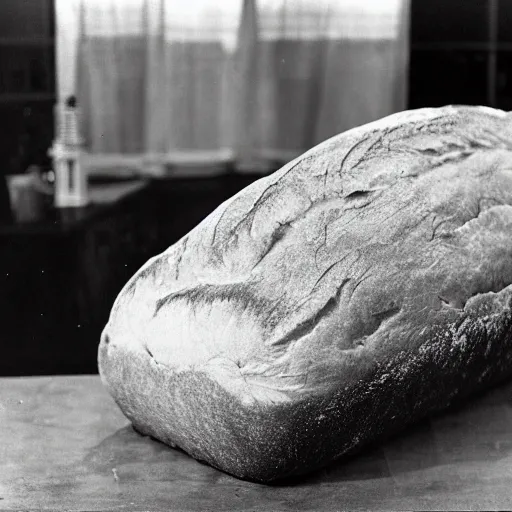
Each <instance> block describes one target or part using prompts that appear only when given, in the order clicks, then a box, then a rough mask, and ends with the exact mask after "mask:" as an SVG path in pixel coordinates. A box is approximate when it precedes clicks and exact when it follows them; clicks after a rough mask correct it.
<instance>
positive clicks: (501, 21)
mask: <svg viewBox="0 0 512 512" xmlns="http://www.w3.org/2000/svg"><path fill="white" fill-rule="evenodd" d="M498 41H501V42H511V41H512V1H511V0H500V2H499V3H498Z"/></svg>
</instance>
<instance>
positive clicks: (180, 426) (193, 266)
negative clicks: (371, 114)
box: [98, 106, 512, 482]
mask: <svg viewBox="0 0 512 512" xmlns="http://www.w3.org/2000/svg"><path fill="white" fill-rule="evenodd" d="M511 205H512V115H509V114H507V113H505V112H503V111H499V110H493V109H490V108H486V107H464V106H448V107H443V108H438V109H420V110H413V111H406V112H402V113H399V114H395V115H392V116H389V117H386V118H384V119H381V120H379V121H377V122H374V123H370V124H367V125H364V126H361V127H358V128H355V129H353V130H350V131H348V132H345V133H342V134H340V135H338V136H336V137H333V138H331V139H329V140H327V141H325V142H324V143H322V144H320V145H319V146H316V147H315V148H313V149H312V150H310V151H308V152H307V153H305V154H304V155H302V156H300V157H299V158H297V159H296V160H294V161H292V162H290V163H288V164H287V165H285V166H284V167H283V168H282V169H280V170H279V171H277V172H275V173H274V174H272V175H270V176H268V177H265V178H262V179H260V180H258V181H256V182H255V183H253V184H252V185H250V186H249V187H247V188H245V189H244V190H242V191H241V192H239V193H238V194H236V195H235V196H233V197H232V198H230V199H229V200H227V201H226V202H224V203H223V204H222V205H220V206H219V207H218V208H217V209H216V210H215V211H214V212H213V213H211V214H210V215H209V216H208V217H207V218H206V219H204V221H202V222H201V223H200V224H199V225H198V226H196V227H195V228H194V229H193V230H192V231H191V232H190V233H189V234H188V235H186V236H185V237H183V238H182V239H181V240H179V241H178V242H177V243H175V244H174V245H172V246H171V247H169V249H167V250H166V251H165V252H163V253H162V254H160V255H158V256H156V257H154V258H152V259H151V260H149V261H148V262H147V263H146V264H145V265H144V266H143V267H142V268H141V269H140V270H139V271H138V272H137V273H136V274H135V275H134V276H133V278H132V279H131V280H130V281H129V282H128V283H127V284H126V286H125V287H124V288H123V290H122V291H121V293H120V294H119V296H118V298H117V300H116V301H115V304H114V306H113V309H112V312H111V315H110V319H109V322H108V324H107V326H106V327H105V329H104V332H103V334H102V338H101V343H100V347H99V356H98V362H99V370H100V374H101V377H102V380H103V382H104V383H105V385H106V387H107V388H108V390H109V391H110V393H111V394H112V396H113V397H114V399H115V401H116V402H117V404H118V405H119V407H120V408H121V410H122V411H123V413H124V414H125V415H126V416H127V417H128V418H129V419H130V420H131V421H132V423H133V425H134V426H135V428H136V429H137V430H139V431H140V432H142V433H144V434H148V435H151V436H153V437H155V438H157V439H159V440H161V441H163V442H165V443H167V444H169V445H171V446H178V447H180V448H181V449H183V450H185V451H186V452H188V453H189V454H190V455H192V456H193V457H195V458H197V459H199V460H202V461H205V462H207V463H208V464H211V465H212V466H214V467H217V468H219V469H221V470H223V471H226V472H228V473H230V474H232V475H235V476H237V477H239V478H244V479H250V480H255V481H260V482H269V481H272V480H276V479H280V478H284V477H290V476H294V475H299V474H303V473H307V472H310V471H313V470H315V469H317V468H320V467H322V466H324V465H326V464H327V463H329V462H331V461H333V460H335V459H337V458H339V457H341V456H343V455H347V454H349V453H351V452H353V451H355V450H358V449H359V448H361V447H362V446H364V445H366V444H368V443H369V442H373V441H375V440H379V439H382V438H384V437H386V436H388V435H390V434H392V433H394V432H397V431H399V430H400V429H403V428H404V427H405V426H406V425H408V424H410V423H411V422H413V421H416V420H418V419H419V418H422V417H424V416H426V415H428V414H431V413H433V412H435V411H438V410H441V409H444V408H446V407H447V406H448V405H449V404H450V403H452V402H453V401H454V400H455V399H460V398H463V397H466V396H469V395H471V394H473V393H474V392H476V391H478V390H480V389H484V388H487V387H489V386H490V385H492V384H495V383H497V382H500V381H502V380H504V379H506V378H508V377H509V376H510V375H511V374H512V334H511V332H510V329H511V326H512V311H511V296H512V295H511V294H512V287H511V286H510V284H511V283H512V207H511Z"/></svg>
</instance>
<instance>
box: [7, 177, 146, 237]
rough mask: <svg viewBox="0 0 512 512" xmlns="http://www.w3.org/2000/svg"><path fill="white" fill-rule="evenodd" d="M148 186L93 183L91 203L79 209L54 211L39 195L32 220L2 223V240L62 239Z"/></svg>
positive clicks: (134, 182)
mask: <svg viewBox="0 0 512 512" xmlns="http://www.w3.org/2000/svg"><path fill="white" fill-rule="evenodd" d="M149 183H150V182H149V180H132V181H118V182H111V183H91V184H90V185H89V199H90V202H89V204H87V205H86V206H83V207H77V208H55V207H54V206H53V200H52V199H51V198H47V197H43V196H38V197H39V202H40V204H39V205H38V207H37V208H36V210H37V211H35V212H34V213H33V218H31V220H29V221H19V220H16V219H15V217H14V218H13V219H11V220H9V221H7V220H6V221H4V222H0V240H2V239H9V240H12V239H13V237H16V236H17V237H20V236H26V235H30V236H36V235H43V236H48V235H57V236H59V235H62V234H66V233H69V232H73V231H75V230H76V229H78V228H79V227H80V226H82V225H84V224H86V223H88V222H90V221H91V220H94V219H96V218H98V217H100V216H101V215H104V214H106V213H108V211H109V209H110V208H112V206H113V205H115V204H116V203H119V202H120V201H122V200H123V199H125V198H127V197H129V196H130V195H132V194H134V193H136V192H138V191H139V190H142V189H144V188H146V187H148V185H149ZM35 197H36V196H34V199H35Z"/></svg>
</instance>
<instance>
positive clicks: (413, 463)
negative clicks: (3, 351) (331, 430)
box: [0, 376, 512, 511]
mask: <svg viewBox="0 0 512 512" xmlns="http://www.w3.org/2000/svg"><path fill="white" fill-rule="evenodd" d="M511 406H512V384H510V385H506V386H502V387H500V388H496V389H494V390H493V391H491V392H490V393H488V394H486V395H484V396H481V397H478V398H476V399H474V400H473V401H471V402H469V403H468V404H466V405H465V406H464V407H462V408H459V409H458V410H454V411H451V412H449V413H446V414H443V415H441V416H437V417H435V418H433V419H430V420H427V421H425V422H423V423H421V424H419V425H417V426H416V427H414V428H412V429H409V430H407V431H406V432H404V433H403V434H402V435H401V436H399V437H397V438H395V439H393V440H391V441H389V442H387V443H386V444H385V445H383V446H380V447H378V448H372V449H370V450H367V451H366V452H364V453H362V454H360V455H359V456H358V457H356V458H353V459H352V460H349V461H345V462H338V463H336V464H334V465H333V466H331V467H329V468H327V469H325V470H324V471H321V472H320V473H317V474H315V475H312V476H309V477H307V478H301V479H300V480H296V481H295V482H293V483H288V484H287V485H274V486H265V485H260V484H254V483H250V482H245V481H241V480H237V479H235V478H233V477H231V476H229V475H226V474H224V473H222V472H220V471H217V470H215V469H213V468H211V467H209V466H206V465H203V464H200V463H198V462H196V461H195V460H193V459H192V458H190V457H188V456H187V455H186V454H184V453H182V452H180V451H177V450H173V449H171V448H168V447H166V446H165V445H163V444H161V443H159V442H157V441H154V440H152V439H150V438H147V437H142V436H140V435H139V434H137V433H135V432H134V431H133V429H132V428H131V427H130V425H129V423H128V421H127V420H126V419H125V418H124V416H123V415H122V414H121V413H120V411H119V410H118V408H117V406H116V405H115V404H114V402H113V401H112V399H111V398H110V396H109V395H108V394H107V392H106V391H105V390H104V389H103V387H102V384H101V382H100V380H99V377H98V376H61V377H20V378H3V379H0V498H1V499H0V509H7V510H19V509H39V510H41V509H48V508H49V509H55V510H123V511H124V510H209V511H210V510H226V511H227V510H251V511H270V510H345V509H349V510H368V509H373V510H375V509H378V510H404V509H405V510H440V509H441V510H491V509H508V510H510V509H512V409H511Z"/></svg>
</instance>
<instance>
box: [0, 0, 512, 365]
mask: <svg viewBox="0 0 512 512" xmlns="http://www.w3.org/2000/svg"><path fill="white" fill-rule="evenodd" d="M53 20H54V6H53V0H0V177H1V176H2V175H7V174H16V173H22V172H25V171H26V169H27V168H28V166H29V165H34V164H35V165H39V166H40V167H42V168H43V169H44V168H49V166H50V160H49V158H48V156H47V150H48V148H49V147H50V146H51V143H52V140H53V126H54V123H53V105H54V103H55V99H56V84H55V78H54V77H55V26H54V21H53ZM510 27H512V0H412V6H411V33H410V38H411V54H410V76H409V99H408V106H409V108H419V107H425V106H433V107H435V106H441V105H446V104H481V105H488V106H492V107H498V108H502V109H505V110H512V30H508V29H509V28H510ZM279 165H280V163H276V168H277V166H279ZM258 177H259V175H253V176H240V175H237V174H236V173H234V172H233V171H232V170H230V169H229V168H227V169H226V172H225V174H224V175H221V176H217V177H210V178H190V179H173V180H165V181H159V182H149V183H148V184H146V185H145V186H144V187H143V188H142V189H141V190H140V191H139V192H137V193H135V194H131V195H130V196H128V197H126V198H124V199H123V200H121V201H117V202H115V203H113V204H112V205H110V206H109V207H103V208H99V207H88V208H86V209H83V210H80V211H79V209H77V210H76V211H74V212H67V213H66V212H65V211H61V212H56V211H50V212H49V213H48V214H47V215H46V216H45V217H44V218H41V219H40V221H39V222H38V223H35V224H33V225H31V226H28V227H27V226H16V225H9V224H4V225H1V224H0V346H1V347H2V358H0V375H33V374H65V373H94V372H96V351H97V346H98V342H99V336H100V333H101V330H102V327H103V326H104V325H105V323H106V321H107V320H108V314H109V311H110V308H111V306H112V303H113V301H114V299H115V297H116V295H117V294H118V293H119V291H120V289H121V287H122V286H123V285H124V283H125V282H126V281H127V280H128V279H129V277H131V275H133V273H134V272H135V271H136V270H137V269H138V268H139V267H140V266H141V265H142V264H143V263H144V262H145V261H147V259H148V258H149V257H151V256H153V255H154V254H157V253H159V252H161V251H162V250H164V249H166V248H167V247H168V246H169V245H171V244H172V243H174V242H176V241H177V240H178V239H179V238H181V237H182V236H183V235H184V234H186V233H187V232H188V231H189V230H190V229H192V228H193V227H194V226H195V225H196V224H197V223H198V222H200V221H201V220H202V219H203V218H204V217H205V216H206V215H208V214H209V213H210V212H211V211H212V210H213V209H215V208H216V207H217V206H218V205H219V204H220V203H221V202H223V201H224V200H225V199H227V198H229V197H231V196H232V195H233V194H235V193H236V192H237V191H238V190H240V189H242V188H244V187H245V186H247V185H248V184H250V183H251V182H252V181H253V180H255V179H257V178H258ZM0 192H1V190H0ZM0 203H1V201H0Z"/></svg>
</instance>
